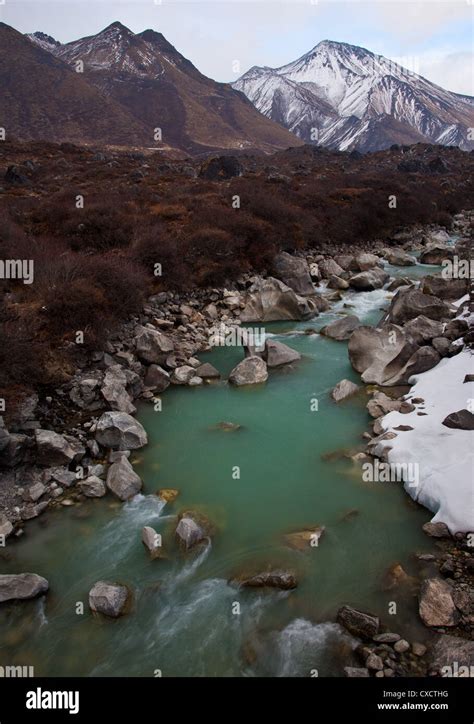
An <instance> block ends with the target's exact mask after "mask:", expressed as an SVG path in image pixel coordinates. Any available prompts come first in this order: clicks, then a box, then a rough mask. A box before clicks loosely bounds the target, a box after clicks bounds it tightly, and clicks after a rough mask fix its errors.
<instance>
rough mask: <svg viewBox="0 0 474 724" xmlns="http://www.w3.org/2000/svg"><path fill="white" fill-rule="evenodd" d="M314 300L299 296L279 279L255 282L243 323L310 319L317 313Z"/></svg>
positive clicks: (243, 314)
mask: <svg viewBox="0 0 474 724" xmlns="http://www.w3.org/2000/svg"><path fill="white" fill-rule="evenodd" d="M317 311H318V310H317V305H316V302H314V301H313V300H312V299H309V298H307V297H303V296H300V295H298V294H297V293H296V292H295V291H294V290H293V289H290V287H289V286H287V285H286V284H283V282H281V281H280V280H279V279H274V278H273V277H268V278H267V279H260V280H258V281H257V282H255V283H254V284H253V285H252V286H251V287H250V289H249V291H248V294H247V297H246V299H245V308H244V309H243V310H242V313H241V315H240V319H241V320H242V322H275V321H278V320H282V319H297V320H300V319H309V318H310V317H312V316H314V315H315V314H316V313H317Z"/></svg>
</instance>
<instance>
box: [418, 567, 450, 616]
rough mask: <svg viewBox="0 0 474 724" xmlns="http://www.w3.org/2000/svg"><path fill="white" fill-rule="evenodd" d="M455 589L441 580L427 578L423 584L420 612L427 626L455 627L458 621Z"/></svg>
mask: <svg viewBox="0 0 474 724" xmlns="http://www.w3.org/2000/svg"><path fill="white" fill-rule="evenodd" d="M452 592H453V589H452V588H451V586H450V585H449V584H448V583H447V582H446V581H444V580H442V579H441V578H427V579H426V580H424V581H423V583H422V584H421V589H420V595H419V601H418V610H419V614H420V618H421V620H422V621H423V623H424V624H425V625H426V626H455V625H456V623H457V620H458V615H457V613H456V606H455V605H454V601H453V597H452Z"/></svg>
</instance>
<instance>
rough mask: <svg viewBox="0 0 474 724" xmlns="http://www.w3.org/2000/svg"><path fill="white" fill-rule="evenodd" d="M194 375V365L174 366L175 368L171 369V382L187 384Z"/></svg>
mask: <svg viewBox="0 0 474 724" xmlns="http://www.w3.org/2000/svg"><path fill="white" fill-rule="evenodd" d="M195 375H196V372H195V370H194V367H191V365H182V366H181V367H176V369H175V370H173V372H172V374H171V382H172V383H173V384H174V385H188V384H189V382H190V381H191V379H192V378H193V377H195Z"/></svg>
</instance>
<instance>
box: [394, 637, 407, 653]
mask: <svg viewBox="0 0 474 724" xmlns="http://www.w3.org/2000/svg"><path fill="white" fill-rule="evenodd" d="M393 648H394V650H395V651H396V652H397V654H404V653H405V652H406V651H409V649H410V644H409V643H408V641H405V639H400V641H397V642H396V643H395V644H394V645H393Z"/></svg>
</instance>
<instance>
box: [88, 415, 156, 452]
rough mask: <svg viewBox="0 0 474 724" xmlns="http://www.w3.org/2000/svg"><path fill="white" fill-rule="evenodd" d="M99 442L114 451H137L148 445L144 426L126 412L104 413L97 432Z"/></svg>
mask: <svg viewBox="0 0 474 724" xmlns="http://www.w3.org/2000/svg"><path fill="white" fill-rule="evenodd" d="M95 437H96V440H97V442H98V443H99V444H100V445H103V446H104V447H110V448H113V449H114V450H136V449H137V448H140V447H143V446H144V445H146V444H147V442H148V438H147V434H146V432H145V430H144V428H143V426H142V425H141V424H140V423H139V422H138V420H135V419H134V418H133V417H131V416H130V415H127V413H125V412H117V411H114V412H104V414H103V415H102V416H101V417H100V419H99V421H98V423H97V428H96V432H95Z"/></svg>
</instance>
